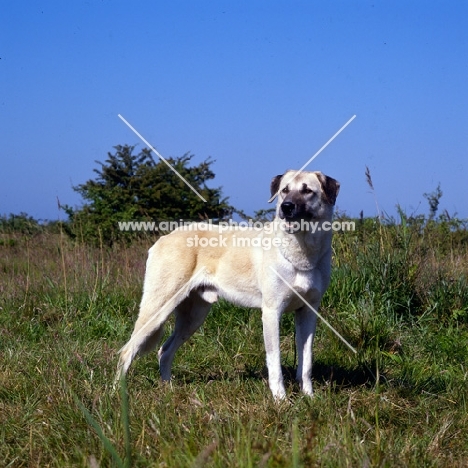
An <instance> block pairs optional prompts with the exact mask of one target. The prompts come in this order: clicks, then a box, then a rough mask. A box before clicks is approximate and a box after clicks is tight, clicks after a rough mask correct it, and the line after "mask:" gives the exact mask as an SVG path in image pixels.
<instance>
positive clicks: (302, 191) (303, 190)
mask: <svg viewBox="0 0 468 468" xmlns="http://www.w3.org/2000/svg"><path fill="white" fill-rule="evenodd" d="M301 193H307V194H310V193H314V191H313V190H312V189H310V188H309V187H303V188H302V190H301Z"/></svg>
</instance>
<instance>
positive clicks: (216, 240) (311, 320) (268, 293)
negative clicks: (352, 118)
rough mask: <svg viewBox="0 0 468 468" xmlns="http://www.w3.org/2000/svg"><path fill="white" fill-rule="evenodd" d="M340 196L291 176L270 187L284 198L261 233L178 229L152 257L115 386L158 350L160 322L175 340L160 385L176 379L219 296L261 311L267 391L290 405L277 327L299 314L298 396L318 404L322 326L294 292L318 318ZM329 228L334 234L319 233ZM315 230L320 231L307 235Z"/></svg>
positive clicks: (328, 183) (164, 356)
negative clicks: (170, 321)
mask: <svg viewBox="0 0 468 468" xmlns="http://www.w3.org/2000/svg"><path fill="white" fill-rule="evenodd" d="M339 188H340V184H339V183H338V182H337V181H336V180H334V179H332V178H331V177H328V176H325V175H324V174H322V173H321V172H298V171H287V172H286V173H285V174H283V175H278V176H276V177H275V178H274V179H273V180H272V182H271V194H272V199H273V198H274V196H275V195H277V196H278V202H277V206H276V217H275V219H274V221H273V222H272V223H271V224H269V225H268V226H264V228H263V229H262V230H257V229H250V230H248V231H245V230H242V231H241V230H239V229H234V228H230V229H222V228H221V226H215V225H211V228H212V229H211V230H202V229H201V228H202V226H200V225H198V227H200V230H190V229H187V228H178V229H176V230H175V231H173V232H171V233H170V234H168V235H166V236H163V237H161V238H160V239H159V240H158V241H157V242H156V243H155V244H154V245H153V247H151V249H150V250H149V255H148V260H147V264H146V276H145V281H144V288H143V297H142V300H141V305H140V312H139V315H138V319H137V321H136V323H135V328H134V330H133V333H132V336H131V338H130V340H129V341H128V343H127V344H126V345H125V346H124V347H123V348H122V350H121V353H120V360H119V365H118V372H117V377H116V382H117V381H118V379H119V378H120V377H121V376H122V375H124V374H125V373H126V372H127V370H128V367H129V366H130V364H131V362H132V360H133V359H134V357H135V356H136V355H137V354H143V353H146V352H148V351H150V350H152V349H153V348H154V347H156V345H157V344H158V342H159V340H160V338H161V336H162V334H163V325H164V322H165V321H166V319H167V318H168V317H169V315H170V314H171V313H172V312H174V314H175V317H176V321H175V327H174V333H173V334H172V335H171V336H170V337H169V338H168V340H167V341H166V342H165V343H164V345H163V346H162V347H161V349H160V350H159V367H160V373H161V377H162V379H163V380H170V378H171V365H172V361H173V359H174V354H175V352H176V351H177V349H178V348H179V347H180V346H181V345H182V344H183V343H184V342H185V341H187V340H188V339H189V338H190V337H191V336H192V335H193V333H195V331H196V330H197V329H198V328H199V327H200V326H201V325H202V323H203V322H204V320H205V318H206V316H207V314H208V312H209V310H210V307H211V305H212V304H213V303H214V302H216V301H217V300H218V298H219V297H222V298H225V299H226V300H228V301H230V302H233V303H234V304H237V305H240V306H245V307H258V308H261V310H262V322H263V336H264V340H265V349H266V363H267V367H268V382H269V386H270V389H271V391H272V393H273V396H274V398H275V399H283V398H285V396H286V392H285V388H284V384H283V376H282V372H281V362H280V336H279V328H280V319H281V315H282V314H283V313H284V312H292V311H294V312H295V324H296V345H297V350H298V368H297V374H296V378H297V380H298V381H299V383H300V386H301V389H302V391H303V392H304V393H305V394H308V395H312V394H313V390H312V380H311V375H312V344H313V340H314V334H315V326H316V321H317V317H316V314H315V313H314V312H313V311H312V310H311V309H310V308H309V307H308V306H307V305H305V304H304V302H303V301H302V299H301V298H300V297H299V296H298V295H296V294H295V293H294V292H293V291H292V290H291V288H290V287H292V288H294V290H295V291H296V292H297V293H298V294H299V295H300V296H302V297H303V298H304V299H305V300H306V301H307V302H308V303H309V304H310V305H311V306H313V307H314V308H315V310H317V309H318V307H319V303H320V300H321V298H322V296H323V294H324V292H325V290H326V288H327V286H328V283H329V281H330V264H331V238H332V231H331V230H330V222H331V219H332V214H333V207H334V204H335V200H336V197H337V195H338V191H339ZM325 222H328V223H327V226H328V228H329V229H328V230H326V229H320V225H321V224H324V223H325ZM301 224H302V226H301ZM312 224H315V230H314V229H307V228H306V229H304V226H307V225H312ZM317 226H318V227H317ZM324 226H325V224H324ZM192 227H195V228H196V227H197V225H194V226H192ZM205 227H206V225H205ZM272 227H276V228H272ZM313 231H315V232H313ZM267 247H268V248H267Z"/></svg>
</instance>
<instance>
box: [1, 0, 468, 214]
mask: <svg viewBox="0 0 468 468" xmlns="http://www.w3.org/2000/svg"><path fill="white" fill-rule="evenodd" d="M467 31H468V2H466V1H456V0H455V1H451V2H444V1H431V2H427V1H403V0H393V1H352V0H346V1H316V2H313V1H276V0H268V1H267V0H263V1H260V0H249V1H243V0H236V1H234V0H231V1H213V0H211V1H207V0H200V1H196V0H190V1H188V0H187V1H181V0H173V1H135V2H129V1H127V2H123V1H106V0H104V1H93V0H90V1H86V2H83V1H70V2H56V1H44V2H42V1H37V2H22V1H3V2H2V14H1V18H0V137H1V150H0V162H1V166H0V167H1V169H0V214H9V213H19V212H21V211H23V212H26V213H28V214H30V215H32V216H34V217H35V218H39V219H56V218H57V217H58V216H61V217H62V218H64V214H63V213H62V214H59V211H58V209H57V201H56V200H57V197H58V198H59V199H60V202H61V203H62V204H69V205H72V206H79V205H80V204H81V203H82V200H81V199H80V197H79V195H78V194H77V193H75V192H74V191H73V190H72V186H73V185H78V184H80V183H83V182H85V181H86V180H88V179H90V178H94V175H95V174H94V173H93V169H95V168H97V167H98V166H97V165H96V163H95V161H96V160H100V161H104V160H105V159H106V156H107V152H108V151H112V147H113V146H115V145H119V144H138V145H139V146H138V147H139V148H143V147H144V144H143V143H142V142H140V141H139V139H138V138H137V137H136V136H135V135H134V134H133V133H132V132H131V131H130V130H129V129H128V128H127V127H126V126H125V124H124V123H123V122H122V121H121V120H120V119H119V118H118V114H121V115H122V116H123V117H125V119H127V120H128V121H129V122H130V123H131V124H132V125H133V126H134V127H135V128H136V129H137V130H138V131H139V132H140V133H141V134H142V135H143V136H144V137H145V138H146V139H147V140H149V141H150V142H151V143H152V144H153V145H154V146H155V147H156V148H157V149H158V151H159V152H160V153H161V154H162V155H163V156H166V157H169V156H181V155H182V154H184V153H186V152H187V151H190V152H192V153H194V154H195V158H194V159H193V162H194V163H195V164H196V163H198V162H201V161H202V160H204V159H206V158H207V157H208V156H211V157H212V158H213V159H215V160H216V162H215V163H214V165H213V166H212V167H213V170H214V172H215V173H216V179H215V180H214V181H213V182H212V184H211V186H222V187H223V193H224V195H225V196H228V197H229V199H230V202H231V203H232V204H233V205H234V206H236V207H238V208H241V209H243V210H244V211H246V212H248V213H253V211H254V210H258V209H260V208H267V207H268V206H269V205H268V204H267V200H268V198H269V185H270V180H271V178H272V177H273V176H275V175H276V174H281V173H282V172H284V171H285V170H287V169H291V168H292V169H295V168H296V169H297V168H299V167H301V166H302V165H303V164H304V162H305V161H307V160H308V159H309V158H310V157H311V156H312V155H313V154H314V153H315V152H316V151H317V150H318V149H319V148H320V147H321V146H322V145H323V144H324V143H325V142H326V141H327V140H328V139H329V138H330V137H331V136H332V135H333V134H334V133H335V132H336V131H337V130H338V129H339V128H340V127H341V126H342V125H344V124H345V123H346V122H347V121H348V120H349V119H350V118H351V117H352V116H353V115H356V116H357V117H356V119H355V120H354V121H353V122H352V123H351V124H350V125H349V126H348V127H347V128H346V129H345V130H344V131H343V132H342V133H341V134H340V135H339V136H338V137H337V138H336V140H334V141H333V142H332V143H331V144H330V145H329V146H328V147H327V148H326V149H325V150H324V151H323V152H322V153H321V154H320V155H319V156H318V157H317V158H316V159H315V160H314V161H313V163H312V164H311V166H310V169H311V170H321V171H322V172H324V173H325V174H327V175H330V176H332V177H334V178H336V179H338V180H339V181H340V183H341V192H340V195H339V197H338V200H337V205H338V207H339V209H341V210H344V211H346V212H347V213H349V214H350V215H358V214H359V212H360V211H361V210H363V211H364V214H365V215H367V216H374V215H375V214H376V206H375V201H374V197H373V195H372V194H371V193H370V192H369V187H368V186H367V184H366V181H365V176H364V171H365V167H366V165H367V166H368V167H369V169H370V171H371V174H372V179H373V182H374V187H375V192H376V198H377V201H378V204H379V206H380V208H381V209H382V210H384V211H386V212H388V213H389V214H394V213H395V205H396V204H397V203H399V204H400V205H401V206H402V207H403V208H404V209H406V211H407V212H408V213H413V212H415V213H417V214H423V213H426V214H427V213H428V204H427V201H426V200H425V199H424V197H423V193H425V192H431V191H433V190H434V189H435V188H436V186H437V184H438V183H440V184H441V188H442V191H443V197H442V199H441V205H440V209H441V210H443V209H447V210H448V212H449V213H450V214H453V213H454V212H457V213H458V215H459V217H462V218H467V217H468V204H467V201H468V196H467V195H466V185H467V173H468V157H467V153H468V131H467V130H468V93H467V89H466V88H467V78H468V60H467V57H468V33H467Z"/></svg>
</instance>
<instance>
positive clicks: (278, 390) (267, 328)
mask: <svg viewBox="0 0 468 468" xmlns="http://www.w3.org/2000/svg"><path fill="white" fill-rule="evenodd" d="M280 319H281V312H280V311H279V310H277V309H273V308H268V307H263V308H262V322H263V339H264V341H265V351H266V363H267V367H268V384H269V386H270V390H271V392H272V393H273V397H274V398H275V400H282V399H283V398H285V397H286V391H285V389H284V383H283V374H282V372H281V355H280V336H279V324H280Z"/></svg>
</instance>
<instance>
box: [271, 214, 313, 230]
mask: <svg viewBox="0 0 468 468" xmlns="http://www.w3.org/2000/svg"><path fill="white" fill-rule="evenodd" d="M279 218H280V219H281V220H282V223H281V225H282V228H283V230H284V232H287V233H289V234H294V233H296V232H299V231H302V230H308V229H307V226H306V225H307V224H308V223H310V222H311V221H312V220H313V219H314V215H313V214H311V213H300V214H293V215H289V216H286V215H285V214H284V213H282V212H281V211H280V213H279Z"/></svg>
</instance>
